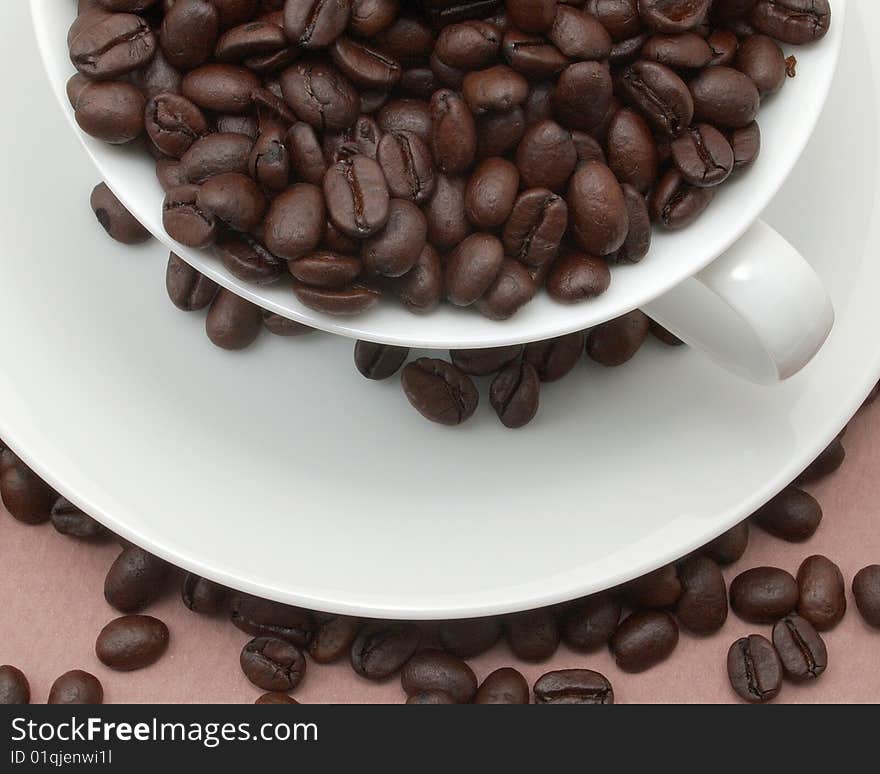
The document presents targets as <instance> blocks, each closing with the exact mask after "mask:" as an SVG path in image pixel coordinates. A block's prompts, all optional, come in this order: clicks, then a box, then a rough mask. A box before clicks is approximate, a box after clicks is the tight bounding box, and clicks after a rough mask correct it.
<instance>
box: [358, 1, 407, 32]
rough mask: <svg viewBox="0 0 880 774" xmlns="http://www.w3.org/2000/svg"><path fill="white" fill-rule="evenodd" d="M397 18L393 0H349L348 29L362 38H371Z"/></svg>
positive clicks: (395, 4)
mask: <svg viewBox="0 0 880 774" xmlns="http://www.w3.org/2000/svg"><path fill="white" fill-rule="evenodd" d="M396 18H397V2H396V1H395V0H351V18H350V19H349V22H348V26H349V29H350V30H351V31H352V32H353V33H354V34H355V35H360V36H361V37H363V38H371V37H373V36H374V35H378V34H379V33H380V32H382V31H383V30H385V29H387V28H388V27H390V26H391V25H392V24H393V23H394V21H395V19H396Z"/></svg>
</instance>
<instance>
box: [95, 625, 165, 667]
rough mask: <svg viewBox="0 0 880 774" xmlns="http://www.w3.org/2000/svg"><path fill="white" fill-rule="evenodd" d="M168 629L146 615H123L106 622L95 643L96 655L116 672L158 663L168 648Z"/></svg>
mask: <svg viewBox="0 0 880 774" xmlns="http://www.w3.org/2000/svg"><path fill="white" fill-rule="evenodd" d="M168 638H169V634H168V627H167V626H165V624H164V623H162V621H160V620H159V619H158V618H153V617H152V616H148V615H125V616H122V617H121V618H116V619H114V620H112V621H111V622H110V623H108V624H107V625H106V626H105V627H104V628H103V629H101V633H100V634H99V635H98V639H97V641H96V643H95V654H96V655H97V656H98V659H99V660H100V661H101V663H102V664H104V665H105V666H108V667H110V669H115V670H117V671H119V672H130V671H132V670H134V669H142V668H144V667H146V666H149V665H150V664H153V663H155V662H156V661H158V660H159V659H160V658H161V657H162V654H163V653H165V651H166V650H167V648H168Z"/></svg>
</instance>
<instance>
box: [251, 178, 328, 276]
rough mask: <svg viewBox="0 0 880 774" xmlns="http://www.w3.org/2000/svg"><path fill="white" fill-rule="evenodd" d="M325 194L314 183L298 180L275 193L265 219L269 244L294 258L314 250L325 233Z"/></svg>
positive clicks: (274, 251) (284, 255) (274, 249)
mask: <svg viewBox="0 0 880 774" xmlns="http://www.w3.org/2000/svg"><path fill="white" fill-rule="evenodd" d="M325 219H326V215H325V209H324V195H323V194H322V193H321V189H320V188H318V187H317V186H316V185H312V184H311V183H297V184H295V185H292V186H291V187H290V188H288V189H287V190H286V191H284V192H283V193H281V194H279V195H278V196H276V197H275V198H274V199H273V200H272V203H271V204H270V205H269V210H268V212H267V213H266V219H265V221H264V233H265V240H266V247H267V248H268V249H269V250H270V252H272V253H273V254H274V255H277V256H279V257H280V258H286V259H287V260H294V259H296V258H300V257H302V256H304V255H308V254H309V253H312V252H314V251H315V249H316V248H317V247H318V245H319V244H320V242H321V238H322V237H323V236H324V222H325Z"/></svg>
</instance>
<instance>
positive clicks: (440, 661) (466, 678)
mask: <svg viewBox="0 0 880 774" xmlns="http://www.w3.org/2000/svg"><path fill="white" fill-rule="evenodd" d="M400 679H401V684H402V685H403V690H404V692H405V693H406V695H407V696H412V695H413V694H416V693H419V692H421V691H443V692H444V693H446V694H448V695H449V696H451V697H452V698H453V700H454V701H455V702H457V703H458V704H467V703H468V702H470V700H471V699H472V698H473V697H474V694H475V693H476V692H477V678H476V676H475V675H474V672H473V670H472V669H471V668H470V667H469V666H468V665H467V664H466V663H465V662H464V661H462V660H460V659H458V658H456V657H455V656H451V655H449V654H448V653H444V652H443V651H442V650H435V649H433V648H428V649H426V650H422V651H419V652H418V653H416V655H414V656H413V657H412V658H411V659H410V660H409V661H408V662H407V663H406V665H405V666H404V667H403V671H402V672H401V675H400Z"/></svg>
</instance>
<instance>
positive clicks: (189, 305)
mask: <svg viewBox="0 0 880 774" xmlns="http://www.w3.org/2000/svg"><path fill="white" fill-rule="evenodd" d="M165 287H166V289H167V291H168V297H169V298H170V299H171V301H172V302H173V303H174V305H175V306H176V307H177V308H178V309H181V310H183V311H184V312H193V311H196V310H198V309H204V308H205V307H206V306H207V305H208V304H210V303H211V301H213V300H214V296H215V295H217V289H218V286H217V283H216V282H214V280H211V279H208V278H207V277H206V276H205V275H204V274H201V273H200V272H198V271H197V270H196V269H194V268H193V267H192V266H190V265H189V264H188V263H186V262H185V261H183V260H182V259H181V258H180V257H179V256H177V255H175V254H174V253H171V254H170V256H169V257H168V268H167V270H166V272H165Z"/></svg>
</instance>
